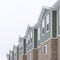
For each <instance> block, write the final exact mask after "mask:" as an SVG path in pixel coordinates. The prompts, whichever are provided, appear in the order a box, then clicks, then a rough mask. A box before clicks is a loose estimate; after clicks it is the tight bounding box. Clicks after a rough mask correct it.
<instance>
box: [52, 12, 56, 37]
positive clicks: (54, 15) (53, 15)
mask: <svg viewBox="0 0 60 60" xmlns="http://www.w3.org/2000/svg"><path fill="white" fill-rule="evenodd" d="M56 20H57V12H56V11H52V37H56V35H57V21H56Z"/></svg>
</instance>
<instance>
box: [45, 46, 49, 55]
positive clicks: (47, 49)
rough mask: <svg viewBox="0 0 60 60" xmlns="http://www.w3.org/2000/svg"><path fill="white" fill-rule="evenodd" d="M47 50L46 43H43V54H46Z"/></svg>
mask: <svg viewBox="0 0 60 60" xmlns="http://www.w3.org/2000/svg"><path fill="white" fill-rule="evenodd" d="M47 50H48V48H47V45H44V54H47Z"/></svg>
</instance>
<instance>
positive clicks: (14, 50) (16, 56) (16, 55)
mask: <svg viewBox="0 0 60 60" xmlns="http://www.w3.org/2000/svg"><path fill="white" fill-rule="evenodd" d="M13 52H14V57H13V58H14V60H18V59H19V46H15V45H14V46H13Z"/></svg>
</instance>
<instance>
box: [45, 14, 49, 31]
mask: <svg viewBox="0 0 60 60" xmlns="http://www.w3.org/2000/svg"><path fill="white" fill-rule="evenodd" d="M48 24H49V14H48V15H47V16H46V32H49V29H48V30H47V25H48Z"/></svg>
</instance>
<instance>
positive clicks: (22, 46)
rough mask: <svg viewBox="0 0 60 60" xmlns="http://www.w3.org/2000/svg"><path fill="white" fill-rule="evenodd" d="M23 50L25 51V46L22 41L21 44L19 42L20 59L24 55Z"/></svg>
mask: <svg viewBox="0 0 60 60" xmlns="http://www.w3.org/2000/svg"><path fill="white" fill-rule="evenodd" d="M23 49H24V45H23V39H21V40H20V42H19V57H20V56H21V55H23V53H24V52H23Z"/></svg>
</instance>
